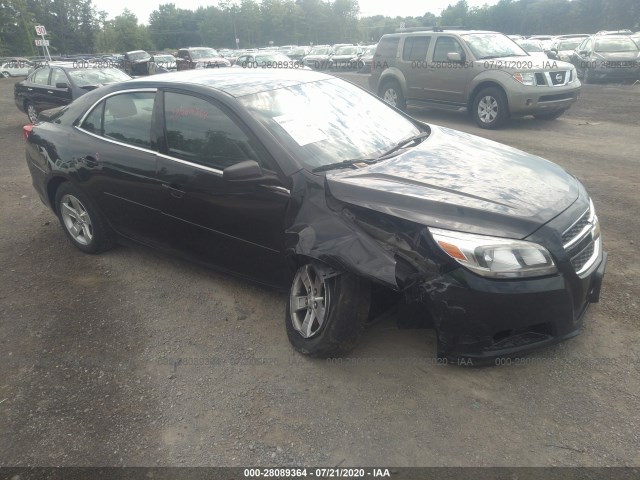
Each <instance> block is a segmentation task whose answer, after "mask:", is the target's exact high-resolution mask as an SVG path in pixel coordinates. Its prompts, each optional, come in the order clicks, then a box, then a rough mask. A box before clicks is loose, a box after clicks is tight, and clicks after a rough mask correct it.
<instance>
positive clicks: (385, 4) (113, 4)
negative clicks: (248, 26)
mask: <svg viewBox="0 0 640 480" xmlns="http://www.w3.org/2000/svg"><path fill="white" fill-rule="evenodd" d="M456 1H457V0H429V1H424V0H393V1H390V0H359V2H358V3H359V4H360V13H361V15H363V16H367V17H368V16H372V15H386V16H389V17H395V16H398V15H399V16H401V17H408V16H411V17H418V16H422V15H424V14H425V12H432V13H434V14H436V15H438V14H439V13H440V12H441V11H442V9H444V8H446V7H447V5H449V4H454V3H456ZM496 1H497V0H467V3H468V4H469V6H470V7H475V6H481V5H484V4H485V3H488V4H494V3H496ZM93 3H94V5H95V6H96V7H97V9H98V10H104V11H106V12H107V13H108V14H109V17H110V18H113V17H115V16H116V15H120V14H121V13H122V11H123V10H124V9H125V8H128V9H129V10H131V11H132V12H133V13H135V15H136V16H137V17H138V21H139V22H140V23H149V14H150V13H151V12H153V11H154V10H156V9H157V8H158V5H160V4H161V3H171V0H138V1H136V2H133V3H131V2H130V0H93ZM173 3H175V4H176V6H177V7H179V8H186V9H189V10H195V9H196V8H198V7H200V6H207V5H214V4H217V2H211V1H206V0H180V1H174V2H173Z"/></svg>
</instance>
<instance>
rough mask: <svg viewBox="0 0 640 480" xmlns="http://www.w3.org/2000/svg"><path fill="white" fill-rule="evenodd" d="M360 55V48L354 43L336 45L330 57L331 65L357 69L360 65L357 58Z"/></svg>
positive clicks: (338, 67)
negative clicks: (341, 45)
mask: <svg viewBox="0 0 640 480" xmlns="http://www.w3.org/2000/svg"><path fill="white" fill-rule="evenodd" d="M361 55H362V48H361V47H357V46H355V45H345V46H343V47H338V48H337V49H336V51H335V53H334V54H333V57H331V67H332V68H336V69H339V70H340V69H342V70H344V69H348V70H357V69H358V68H359V67H360V65H359V63H358V60H360V56H361Z"/></svg>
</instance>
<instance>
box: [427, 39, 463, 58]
mask: <svg viewBox="0 0 640 480" xmlns="http://www.w3.org/2000/svg"><path fill="white" fill-rule="evenodd" d="M448 53H459V54H460V57H461V58H462V59H464V56H465V55H464V50H463V48H462V47H461V46H460V44H459V43H458V41H457V40H456V39H455V38H453V37H438V40H436V47H435V50H434V52H433V61H434V62H451V60H449V58H448V57H447V54H448Z"/></svg>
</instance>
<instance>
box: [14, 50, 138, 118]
mask: <svg viewBox="0 0 640 480" xmlns="http://www.w3.org/2000/svg"><path fill="white" fill-rule="evenodd" d="M82 65H83V64H82V63H79V62H75V63H67V62H60V63H58V62H52V63H50V64H48V65H44V66H42V67H40V68H37V69H36V70H34V71H33V72H31V74H30V75H29V76H28V77H27V78H26V79H25V80H23V81H21V82H18V83H16V84H15V85H14V87H13V96H14V99H15V102H16V106H17V107H18V109H19V110H20V111H22V112H24V113H26V114H27V117H29V121H30V122H31V123H35V122H36V121H37V119H38V114H39V113H40V112H41V111H43V110H47V109H49V108H56V107H60V106H62V105H67V104H69V103H71V102H72V101H73V100H75V99H76V98H78V97H80V96H82V95H84V94H85V93H87V92H89V91H91V90H94V89H96V88H98V87H99V86H101V85H105V84H108V83H116V82H122V81H124V80H128V79H130V78H131V77H130V76H129V75H127V74H126V73H124V72H123V71H122V70H119V69H117V68H81V67H82Z"/></svg>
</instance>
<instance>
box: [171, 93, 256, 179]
mask: <svg viewBox="0 0 640 480" xmlns="http://www.w3.org/2000/svg"><path fill="white" fill-rule="evenodd" d="M164 108H165V112H164V113H165V125H166V139H167V149H168V154H169V155H171V156H174V157H176V158H181V159H184V160H189V161H192V162H195V163H200V164H202V165H205V166H207V167H211V168H215V169H218V170H223V169H225V168H226V167H228V166H230V165H234V164H236V163H238V162H242V161H244V160H256V161H258V162H260V159H259V157H258V155H257V153H256V152H257V151H258V148H257V146H256V145H255V144H254V142H253V141H252V140H251V139H250V138H249V137H248V136H247V135H246V134H245V133H244V131H243V130H242V129H241V128H240V127H238V125H236V123H235V122H234V121H233V120H231V118H229V116H228V115H227V114H226V113H225V112H223V111H222V110H221V109H219V108H218V107H216V106H215V105H212V104H211V103H209V102H207V101H206V100H203V99H200V98H197V97H193V96H191V95H184V94H179V93H173V92H166V93H165V95H164Z"/></svg>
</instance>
